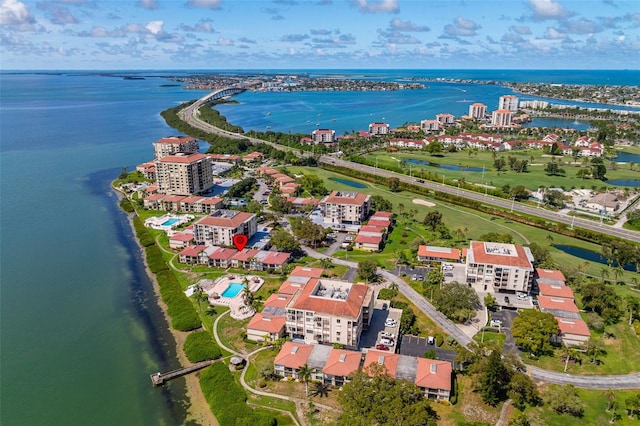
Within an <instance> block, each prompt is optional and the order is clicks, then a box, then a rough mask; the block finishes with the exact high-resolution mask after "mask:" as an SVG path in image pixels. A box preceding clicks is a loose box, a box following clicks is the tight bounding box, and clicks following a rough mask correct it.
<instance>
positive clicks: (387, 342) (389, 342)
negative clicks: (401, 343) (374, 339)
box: [380, 338, 393, 346]
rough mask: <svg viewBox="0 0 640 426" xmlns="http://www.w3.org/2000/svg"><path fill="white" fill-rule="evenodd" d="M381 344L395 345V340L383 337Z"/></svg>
mask: <svg viewBox="0 0 640 426" xmlns="http://www.w3.org/2000/svg"><path fill="white" fill-rule="evenodd" d="M380 344H381V345H386V346H393V340H391V339H387V338H382V339H380Z"/></svg>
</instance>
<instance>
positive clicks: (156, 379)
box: [150, 359, 215, 386]
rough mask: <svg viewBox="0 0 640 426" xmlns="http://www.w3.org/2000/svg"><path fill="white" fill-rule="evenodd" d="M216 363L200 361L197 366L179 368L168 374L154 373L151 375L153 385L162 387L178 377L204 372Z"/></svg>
mask: <svg viewBox="0 0 640 426" xmlns="http://www.w3.org/2000/svg"><path fill="white" fill-rule="evenodd" d="M214 362H215V361H214V360H212V359H208V360H206V361H200V362H197V363H195V364H192V365H190V366H188V367H184V368H179V369H177V370H173V371H169V372H167V373H154V374H151V375H150V377H151V383H153V384H154V385H155V386H161V385H162V384H164V382H166V381H168V380H171V379H175V378H176V377H181V376H184V375H185V374H189V373H193V372H194V371H198V370H202V369H203V368H205V367H208V366H210V365H211V364H213V363H214Z"/></svg>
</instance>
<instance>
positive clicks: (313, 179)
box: [300, 174, 329, 196]
mask: <svg viewBox="0 0 640 426" xmlns="http://www.w3.org/2000/svg"><path fill="white" fill-rule="evenodd" d="M300 186H301V187H302V189H304V190H305V191H307V192H308V193H309V194H311V195H312V196H323V195H327V194H328V193H329V190H328V189H327V188H326V187H325V186H324V180H323V179H321V178H319V177H318V176H317V175H314V174H305V175H303V176H302V178H300Z"/></svg>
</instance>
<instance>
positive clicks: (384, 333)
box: [381, 331, 396, 339]
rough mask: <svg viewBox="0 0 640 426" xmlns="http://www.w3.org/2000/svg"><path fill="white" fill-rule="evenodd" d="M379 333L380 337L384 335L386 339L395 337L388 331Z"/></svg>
mask: <svg viewBox="0 0 640 426" xmlns="http://www.w3.org/2000/svg"><path fill="white" fill-rule="evenodd" d="M381 335H382V337H386V338H388V339H393V338H394V337H396V336H395V335H394V334H393V333H389V332H388V331H383V332H382V333H381Z"/></svg>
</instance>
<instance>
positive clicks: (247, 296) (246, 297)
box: [242, 278, 255, 307]
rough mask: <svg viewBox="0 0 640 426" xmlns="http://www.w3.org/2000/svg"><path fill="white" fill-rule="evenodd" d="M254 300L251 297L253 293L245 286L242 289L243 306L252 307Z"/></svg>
mask: <svg viewBox="0 0 640 426" xmlns="http://www.w3.org/2000/svg"><path fill="white" fill-rule="evenodd" d="M245 280H246V278H245ZM254 300H255V299H254V297H253V293H252V292H251V290H249V286H248V285H245V286H244V287H243V288H242V302H243V303H244V304H245V306H246V307H251V306H252V305H253V302H254Z"/></svg>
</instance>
